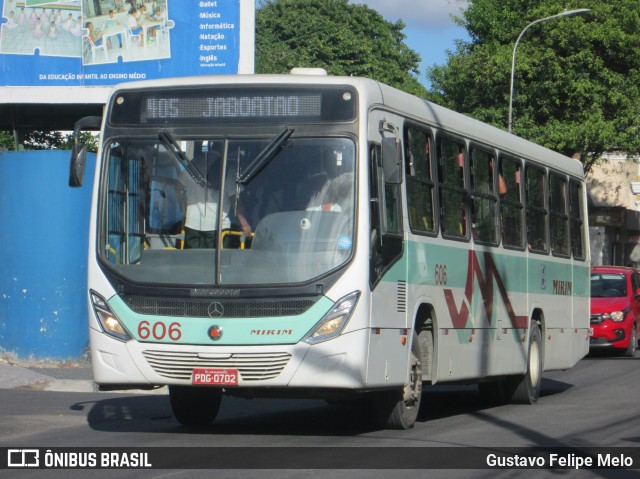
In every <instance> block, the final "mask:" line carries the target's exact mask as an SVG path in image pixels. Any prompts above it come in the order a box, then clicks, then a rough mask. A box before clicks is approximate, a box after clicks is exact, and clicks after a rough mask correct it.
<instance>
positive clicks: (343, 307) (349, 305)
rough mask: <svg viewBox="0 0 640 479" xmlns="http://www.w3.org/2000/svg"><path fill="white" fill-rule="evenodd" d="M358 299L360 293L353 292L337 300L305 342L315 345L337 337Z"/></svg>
mask: <svg viewBox="0 0 640 479" xmlns="http://www.w3.org/2000/svg"><path fill="white" fill-rule="evenodd" d="M358 298H360V291H354V292H353V293H350V294H348V295H346V296H345V297H343V298H342V299H340V300H338V302H337V303H336V304H335V306H334V307H333V308H331V310H330V311H329V312H328V313H327V314H325V315H324V316H323V317H322V319H321V320H320V321H318V324H316V325H315V327H314V328H313V329H312V330H311V332H310V333H309V334H308V335H307V337H306V339H305V341H306V342H307V343H310V344H316V343H321V342H323V341H327V340H329V339H333V338H335V337H336V336H339V335H340V333H341V332H342V330H343V329H344V327H345V326H346V325H347V323H348V322H349V318H351V314H352V313H353V310H354V309H355V308H356V304H358Z"/></svg>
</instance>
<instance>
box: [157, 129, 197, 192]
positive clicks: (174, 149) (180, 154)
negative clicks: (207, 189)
mask: <svg viewBox="0 0 640 479" xmlns="http://www.w3.org/2000/svg"><path fill="white" fill-rule="evenodd" d="M158 138H159V139H160V141H161V142H162V144H163V145H164V147H165V148H166V149H167V150H169V151H170V152H171V153H173V156H174V157H175V158H176V159H177V160H178V162H179V163H180V164H181V165H182V166H183V167H184V169H185V170H187V172H188V173H189V175H191V178H193V180H194V181H195V182H196V183H198V184H199V185H200V186H203V187H204V186H206V185H207V181H206V180H205V179H204V177H203V176H202V173H200V170H198V168H196V166H195V165H194V164H193V163H192V162H191V161H189V158H187V155H185V153H184V151H182V149H181V148H180V145H178V142H177V141H176V139H175V138H174V137H173V135H172V134H171V133H169V132H168V131H167V130H161V131H159V132H158Z"/></svg>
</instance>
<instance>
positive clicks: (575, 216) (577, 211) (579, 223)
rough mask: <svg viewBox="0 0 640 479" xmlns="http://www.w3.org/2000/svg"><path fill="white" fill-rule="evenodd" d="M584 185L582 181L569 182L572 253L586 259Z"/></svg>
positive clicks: (578, 257) (576, 256) (575, 256)
mask: <svg viewBox="0 0 640 479" xmlns="http://www.w3.org/2000/svg"><path fill="white" fill-rule="evenodd" d="M582 211H583V210H582V187H581V186H580V183H577V182H575V181H571V182H570V183H569V212H570V216H571V253H572V254H573V257H574V258H577V259H584V257H585V256H584V220H583V217H582Z"/></svg>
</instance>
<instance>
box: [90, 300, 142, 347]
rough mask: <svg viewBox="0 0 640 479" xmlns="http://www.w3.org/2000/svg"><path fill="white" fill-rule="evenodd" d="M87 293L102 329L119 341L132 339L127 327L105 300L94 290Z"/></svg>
mask: <svg viewBox="0 0 640 479" xmlns="http://www.w3.org/2000/svg"><path fill="white" fill-rule="evenodd" d="M89 295H90V297H91V305H92V306H93V312H94V313H95V314H96V318H98V321H99V322H100V326H102V331H103V332H104V333H105V334H108V335H109V336H113V337H114V338H116V339H119V340H121V341H129V340H130V339H132V337H131V335H130V334H129V332H128V331H127V328H125V327H124V326H123V325H122V323H121V322H120V320H119V319H118V317H117V316H116V315H115V314H114V313H113V311H111V308H110V307H109V304H108V303H107V301H106V300H105V299H104V298H103V297H102V296H100V295H99V294H98V293H96V292H95V291H91V292H90V293H89Z"/></svg>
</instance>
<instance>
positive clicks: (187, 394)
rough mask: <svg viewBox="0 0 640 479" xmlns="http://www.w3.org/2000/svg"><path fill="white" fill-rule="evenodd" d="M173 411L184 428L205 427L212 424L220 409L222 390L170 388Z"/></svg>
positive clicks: (190, 387) (191, 387) (186, 387)
mask: <svg viewBox="0 0 640 479" xmlns="http://www.w3.org/2000/svg"><path fill="white" fill-rule="evenodd" d="M169 400H170V402H171V410H172V411H173V415H174V416H175V418H176V420H177V421H178V422H179V423H180V424H182V425H183V426H189V427H203V426H208V425H209V424H211V423H212V422H213V421H214V420H215V418H216V416H217V415H218V410H219V409H220V401H221V400H222V389H220V388H209V387H195V386H169Z"/></svg>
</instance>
